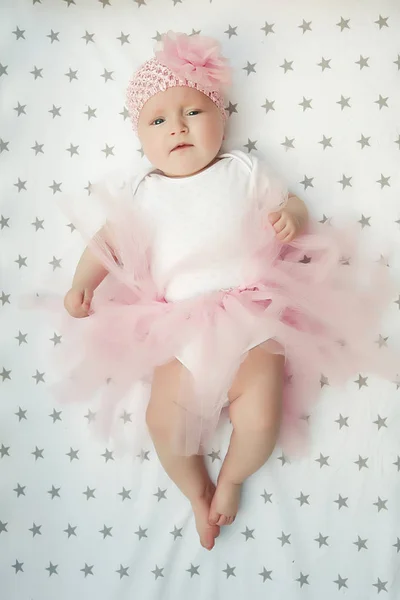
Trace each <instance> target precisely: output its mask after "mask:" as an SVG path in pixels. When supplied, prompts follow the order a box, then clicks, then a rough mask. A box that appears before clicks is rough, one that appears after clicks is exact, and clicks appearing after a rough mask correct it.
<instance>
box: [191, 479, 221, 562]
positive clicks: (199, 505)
mask: <svg viewBox="0 0 400 600" xmlns="http://www.w3.org/2000/svg"><path fill="white" fill-rule="evenodd" d="M214 492H215V485H214V484H213V483H212V481H210V482H209V483H207V484H206V487H205V490H204V493H203V494H202V495H201V496H200V497H199V498H196V499H194V500H192V501H191V504H192V508H193V513H194V518H195V520H196V529H197V532H198V534H199V537H200V543H201V545H202V546H203V547H204V548H206V549H207V550H211V549H212V548H213V547H214V544H215V541H214V540H215V538H216V537H218V536H219V533H220V529H219V527H218V526H217V525H215V524H211V523H209V522H208V515H209V512H210V504H211V500H212V498H213V496H214Z"/></svg>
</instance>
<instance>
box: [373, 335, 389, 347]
mask: <svg viewBox="0 0 400 600" xmlns="http://www.w3.org/2000/svg"><path fill="white" fill-rule="evenodd" d="M388 339H389V338H388V337H383V336H382V335H381V334H379V339H378V340H377V342H376V343H377V344H378V346H379V348H382V346H387V341H388Z"/></svg>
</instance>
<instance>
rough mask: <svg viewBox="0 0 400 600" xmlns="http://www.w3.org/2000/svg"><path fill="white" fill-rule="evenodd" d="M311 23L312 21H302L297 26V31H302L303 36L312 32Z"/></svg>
mask: <svg viewBox="0 0 400 600" xmlns="http://www.w3.org/2000/svg"><path fill="white" fill-rule="evenodd" d="M311 23H312V21H308V22H307V21H305V20H304V19H303V23H302V24H301V25H299V29H302V30H303V35H304V34H305V32H306V31H312V29H311Z"/></svg>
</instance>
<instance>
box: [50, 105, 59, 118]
mask: <svg viewBox="0 0 400 600" xmlns="http://www.w3.org/2000/svg"><path fill="white" fill-rule="evenodd" d="M60 110H61V106H59V107H57V106H55V105H54V104H53V108H51V109H50V110H49V113H51V114H52V115H53V119H54V118H55V117H61V113H60Z"/></svg>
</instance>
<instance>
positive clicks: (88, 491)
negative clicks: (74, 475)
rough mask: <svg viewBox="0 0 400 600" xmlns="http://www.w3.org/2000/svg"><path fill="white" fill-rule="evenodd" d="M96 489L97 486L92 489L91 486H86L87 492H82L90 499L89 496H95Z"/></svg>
mask: <svg viewBox="0 0 400 600" xmlns="http://www.w3.org/2000/svg"><path fill="white" fill-rule="evenodd" d="M95 491H96V488H93V489H92V490H91V489H90V487H89V486H86V492H82V494H83V495H84V496H86V500H89V498H95V495H94V493H95Z"/></svg>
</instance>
